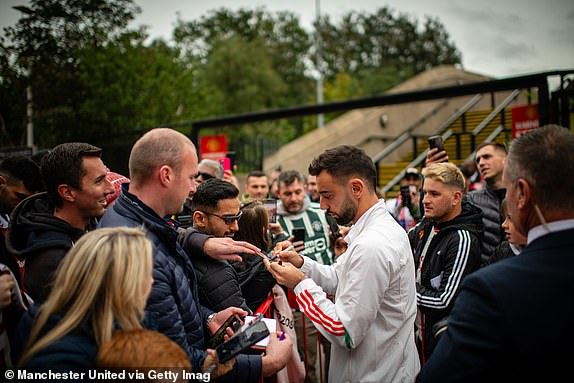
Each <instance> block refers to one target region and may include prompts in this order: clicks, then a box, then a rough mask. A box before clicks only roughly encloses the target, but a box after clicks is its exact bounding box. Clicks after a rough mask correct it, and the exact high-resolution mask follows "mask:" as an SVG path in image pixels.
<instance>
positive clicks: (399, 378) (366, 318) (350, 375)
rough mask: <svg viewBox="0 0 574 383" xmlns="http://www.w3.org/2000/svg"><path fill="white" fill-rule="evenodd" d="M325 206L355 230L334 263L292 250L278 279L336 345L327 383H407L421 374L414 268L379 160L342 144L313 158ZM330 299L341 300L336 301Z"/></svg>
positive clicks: (277, 268)
mask: <svg viewBox="0 0 574 383" xmlns="http://www.w3.org/2000/svg"><path fill="white" fill-rule="evenodd" d="M309 173H310V174H314V175H316V176H317V185H318V188H319V194H320V195H321V208H322V209H325V210H327V213H328V214H331V215H332V216H333V217H334V218H335V219H336V220H337V223H339V224H341V225H346V224H349V223H352V224H353V226H352V227H351V229H350V230H349V233H348V234H347V236H346V237H345V240H346V241H347V242H348V244H349V247H348V249H347V251H346V252H345V253H343V254H342V255H341V256H340V257H339V258H338V259H337V262H336V263H335V264H334V265H321V264H319V263H317V262H315V261H313V260H311V259H310V258H308V257H302V256H300V255H299V254H297V253H294V252H291V251H283V252H280V253H279V256H280V257H281V259H282V260H283V261H285V262H282V264H279V263H278V262H274V263H271V264H270V265H269V268H270V270H271V272H272V273H273V275H274V276H275V279H277V281H278V282H279V283H281V284H283V285H285V286H287V287H290V288H294V291H295V293H296V295H297V302H298V303H299V307H300V308H301V309H302V310H303V311H304V312H305V314H306V315H307V316H308V317H309V319H311V320H312V321H313V323H314V325H315V326H316V327H317V329H318V330H319V331H320V332H321V334H322V335H323V336H325V337H326V338H327V339H328V340H329V341H330V342H331V362H330V366H331V367H330V370H329V382H331V383H337V382H346V381H353V382H390V383H392V382H408V381H412V380H414V378H415V376H416V374H417V372H418V370H419V359H418V355H417V350H416V346H415V341H414V335H413V328H414V321H415V315H416V289H415V268H414V261H413V255H412V252H411V249H410V246H409V241H408V238H407V234H406V232H405V231H404V230H403V229H402V228H401V227H400V226H399V224H398V223H397V222H396V221H395V219H394V218H393V217H392V216H391V215H390V214H389V212H388V211H387V209H386V208H385V203H384V201H383V200H379V198H378V196H377V192H376V189H375V185H376V178H377V172H376V168H375V165H374V163H373V161H372V160H371V159H370V158H369V157H368V156H367V154H366V153H365V152H364V151H363V150H362V149H359V148H356V147H352V146H338V147H336V148H333V149H328V150H326V151H325V152H323V153H322V154H321V155H319V156H318V157H317V158H315V159H314V160H313V162H312V163H311V165H310V166H309ZM325 293H333V294H335V302H334V303H333V302H331V301H330V300H328V299H327V298H326V296H325Z"/></svg>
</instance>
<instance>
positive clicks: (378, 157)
mask: <svg viewBox="0 0 574 383" xmlns="http://www.w3.org/2000/svg"><path fill="white" fill-rule="evenodd" d="M481 98H482V94H475V95H474V97H473V98H471V99H470V100H468V101H467V102H466V103H465V104H464V105H463V106H462V107H460V108H459V109H457V110H456V111H455V112H454V113H453V114H451V115H450V117H449V118H447V119H446V120H445V121H444V122H443V123H442V124H441V126H440V127H439V128H438V130H437V131H436V132H437V133H436V134H442V133H443V132H444V130H445V129H447V128H448V127H449V126H450V125H452V123H453V122H455V121H456V120H457V119H459V118H460V116H462V115H463V114H464V113H466V112H467V111H468V110H469V109H471V108H472V107H473V106H475V105H476V104H477V103H478V102H479V101H480V99H481ZM411 137H412V132H411V131H410V129H407V130H405V131H404V132H403V133H402V134H400V135H399V136H398V137H397V138H396V139H395V140H394V141H393V142H391V143H390V144H389V145H387V146H386V147H385V148H384V149H383V150H382V151H381V152H380V153H378V154H377V155H375V156H374V157H373V162H374V163H375V164H376V165H377V166H378V165H379V162H381V161H382V160H383V159H384V158H386V157H387V156H389V155H390V154H391V153H392V152H394V151H395V150H396V149H397V148H399V147H400V146H401V145H402V144H404V143H405V142H406V141H407V140H408V139H409V138H411Z"/></svg>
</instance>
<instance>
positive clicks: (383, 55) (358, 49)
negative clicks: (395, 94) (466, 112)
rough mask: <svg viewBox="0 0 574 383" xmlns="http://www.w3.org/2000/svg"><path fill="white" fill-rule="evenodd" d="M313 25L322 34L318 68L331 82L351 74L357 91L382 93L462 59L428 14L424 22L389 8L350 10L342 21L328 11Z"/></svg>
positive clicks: (439, 24) (444, 31) (443, 31)
mask: <svg viewBox="0 0 574 383" xmlns="http://www.w3.org/2000/svg"><path fill="white" fill-rule="evenodd" d="M315 28H317V29H318V31H319V33H320V36H321V41H322V50H321V56H322V60H323V62H324V63H323V65H322V66H321V68H320V70H321V72H322V73H323V75H324V77H325V79H326V81H327V83H328V84H330V86H336V84H337V81H338V80H337V76H340V75H341V74H348V75H349V76H351V78H352V82H353V83H354V86H353V88H354V89H355V93H356V95H361V96H367V95H374V94H380V93H382V92H383V91H385V90H387V89H388V88H390V87H392V86H394V85H396V84H398V83H400V82H402V81H404V80H406V79H408V78H409V77H412V76H413V75H415V74H417V73H420V72H422V71H424V70H426V69H429V68H432V67H433V66H436V65H440V64H456V63H460V60H461V57H460V53H459V52H458V50H457V49H456V47H455V46H454V44H453V43H452V42H451V41H450V40H449V36H448V33H447V32H446V30H445V29H444V27H443V25H442V24H441V23H440V22H439V21H438V20H436V19H429V18H427V19H426V20H425V21H424V23H423V25H422V26H420V25H419V22H418V21H417V20H416V19H413V18H411V17H409V16H408V15H406V14H402V13H396V12H393V11H392V10H391V9H389V8H388V7H383V8H380V9H378V10H377V11H376V12H375V13H372V14H368V13H358V12H349V13H347V14H345V15H344V16H343V18H342V19H341V21H340V22H339V23H338V24H334V23H332V22H331V20H330V18H329V17H328V16H324V17H322V18H321V19H320V20H319V22H318V23H315ZM343 42H344V43H343ZM328 86H329V85H328ZM327 99H328V98H327Z"/></svg>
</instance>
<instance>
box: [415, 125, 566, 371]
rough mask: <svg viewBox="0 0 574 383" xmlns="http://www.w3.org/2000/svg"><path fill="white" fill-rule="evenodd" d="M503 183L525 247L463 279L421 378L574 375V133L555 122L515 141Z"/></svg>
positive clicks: (513, 219) (510, 210) (511, 214)
mask: <svg viewBox="0 0 574 383" xmlns="http://www.w3.org/2000/svg"><path fill="white" fill-rule="evenodd" d="M503 180H504V183H505V186H506V188H507V191H506V198H507V203H508V208H509V212H510V216H511V217H512V221H513V223H514V224H515V225H516V227H517V229H518V230H519V231H520V232H522V233H523V234H525V235H526V234H527V235H528V245H527V247H526V248H525V250H524V251H523V252H522V254H521V255H519V256H518V257H512V258H508V259H506V260H503V261H501V262H498V263H496V264H493V265H491V266H488V267H486V268H484V269H481V270H479V271H477V272H475V273H473V274H471V275H469V276H468V277H467V278H466V280H465V282H464V283H463V286H462V290H461V292H460V295H459V297H458V298H457V300H456V302H455V305H454V308H453V310H452V312H451V314H450V316H449V320H448V329H447V330H446V332H445V333H444V335H443V336H442V338H441V339H440V341H439V343H438V345H437V347H436V349H435V351H434V353H433V354H432V356H431V357H430V359H429V360H428V362H427V363H426V364H425V365H424V366H423V368H422V370H421V373H420V375H419V376H418V377H417V381H418V382H459V381H461V382H493V381H503V382H533V381H536V382H543V381H544V382H554V381H562V380H563V379H564V378H561V377H567V376H571V375H572V374H571V363H572V356H573V353H572V347H574V330H573V329H574V299H573V294H574V198H572V190H574V134H572V133H571V132H570V131H568V130H567V129H564V128H562V127H558V126H548V127H543V128H538V129H536V130H534V131H533V132H532V133H529V134H527V135H524V136H521V137H520V138H518V139H516V140H515V141H514V142H513V144H512V147H511V149H510V153H509V155H508V157H507V160H506V165H505V169H504V175H503ZM566 379H568V378H566Z"/></svg>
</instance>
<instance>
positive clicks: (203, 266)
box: [191, 178, 251, 312]
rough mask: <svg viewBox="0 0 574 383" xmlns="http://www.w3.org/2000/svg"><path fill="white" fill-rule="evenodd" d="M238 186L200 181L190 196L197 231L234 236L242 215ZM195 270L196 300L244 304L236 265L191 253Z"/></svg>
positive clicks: (214, 305)
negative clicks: (191, 197)
mask: <svg viewBox="0 0 574 383" xmlns="http://www.w3.org/2000/svg"><path fill="white" fill-rule="evenodd" d="M240 205H241V203H240V202H239V190H238V189H237V188H236V187H235V186H234V185H232V184H231V183H229V182H227V181H223V180H219V179H216V178H212V179H209V180H207V181H205V182H203V183H201V184H200V185H199V186H198V188H197V190H196V191H195V193H194V194H193V200H192V205H191V208H192V211H193V227H194V228H195V229H196V230H197V231H199V232H200V233H203V234H207V235H212V236H215V237H228V238H233V236H234V234H235V233H236V232H237V231H238V230H239V219H240V218H241V210H240ZM191 262H192V263H193V266H194V268H195V271H196V274H197V283H198V287H199V300H200V302H201V303H202V304H203V305H204V306H205V307H208V308H210V309H211V310H213V311H221V310H223V309H225V308H227V307H230V306H234V307H241V308H242V309H244V310H246V311H248V312H249V311H251V310H250V309H249V307H248V306H247V304H246V302H245V299H244V298H243V294H242V293H241V287H240V286H239V281H238V279H237V273H236V272H235V269H234V268H233V267H232V266H231V265H230V264H229V263H228V262H227V261H220V260H216V259H212V258H209V257H206V256H194V257H191Z"/></svg>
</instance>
